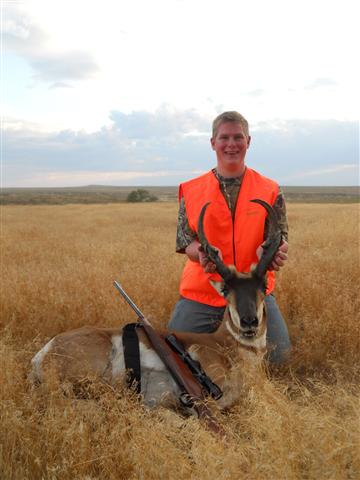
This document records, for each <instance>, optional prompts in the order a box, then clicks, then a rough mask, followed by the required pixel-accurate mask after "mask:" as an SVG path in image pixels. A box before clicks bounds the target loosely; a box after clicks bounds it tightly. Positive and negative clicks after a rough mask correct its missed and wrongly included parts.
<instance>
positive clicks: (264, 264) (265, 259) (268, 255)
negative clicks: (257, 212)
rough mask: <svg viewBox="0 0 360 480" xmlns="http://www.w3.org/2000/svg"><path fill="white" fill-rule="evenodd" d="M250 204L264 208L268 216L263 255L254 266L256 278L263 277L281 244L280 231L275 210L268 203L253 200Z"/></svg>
mask: <svg viewBox="0 0 360 480" xmlns="http://www.w3.org/2000/svg"><path fill="white" fill-rule="evenodd" d="M250 202H253V203H258V204H259V205H261V206H262V207H264V208H265V210H266V211H267V213H268V216H269V231H268V236H267V238H266V240H265V243H264V244H263V246H262V247H263V253H262V255H261V258H260V260H259V263H258V264H257V265H256V268H255V274H256V275H257V276H258V277H263V276H264V275H265V273H266V271H267V269H268V267H269V266H270V264H271V262H272V260H273V258H274V256H275V253H276V252H277V250H278V248H279V246H280V244H281V239H282V238H281V229H280V226H279V221H278V217H277V214H276V212H275V210H274V209H273V208H272V206H271V205H269V204H268V203H266V202H264V200H260V199H258V198H255V199H253V200H250Z"/></svg>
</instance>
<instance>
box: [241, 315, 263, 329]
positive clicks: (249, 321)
mask: <svg viewBox="0 0 360 480" xmlns="http://www.w3.org/2000/svg"><path fill="white" fill-rule="evenodd" d="M240 325H241V327H242V328H244V329H246V330H247V329H254V328H257V327H258V326H259V320H258V318H257V317H241V318H240Z"/></svg>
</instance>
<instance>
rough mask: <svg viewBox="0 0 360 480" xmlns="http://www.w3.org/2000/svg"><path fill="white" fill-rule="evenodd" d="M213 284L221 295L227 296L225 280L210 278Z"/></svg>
mask: <svg viewBox="0 0 360 480" xmlns="http://www.w3.org/2000/svg"><path fill="white" fill-rule="evenodd" d="M210 283H211V285H212V286H213V287H214V288H215V290H216V291H217V292H218V294H219V295H221V296H222V297H225V294H226V291H225V288H224V287H225V282H215V281H214V280H210Z"/></svg>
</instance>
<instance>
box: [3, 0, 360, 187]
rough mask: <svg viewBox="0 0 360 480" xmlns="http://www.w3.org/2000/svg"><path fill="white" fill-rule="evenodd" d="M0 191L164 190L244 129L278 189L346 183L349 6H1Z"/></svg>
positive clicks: (350, 113)
mask: <svg viewBox="0 0 360 480" xmlns="http://www.w3.org/2000/svg"><path fill="white" fill-rule="evenodd" d="M1 8H2V22H1V23H2V25H1V30H2V37H1V38H2V71H3V76H2V83H1V93H2V103H3V109H2V110H3V114H2V125H3V134H2V151H1V157H2V185H3V186H5V187H10V186H18V187H26V186H29V187H35V186H38V187H41V186H74V185H87V184H104V185H176V184H178V183H179V182H181V181H184V180H186V179H188V178H192V177H194V176H196V175H197V174H199V173H202V172H204V171H206V170H208V169H209V168H212V167H213V166H214V165H215V163H216V162H215V158H214V152H212V150H211V149H210V143H209V138H210V134H211V122H212V119H213V118H214V117H215V116H216V115H217V114H218V113H220V112H222V111H224V110H238V111H240V112H241V113H242V114H243V115H244V116H245V117H246V118H247V119H248V121H249V123H250V133H251V135H252V143H251V147H250V149H249V151H248V155H247V164H248V165H249V166H251V167H253V168H255V169H256V170H258V171H260V172H261V173H263V174H264V175H267V176H270V177H272V178H274V179H275V180H277V181H278V182H279V183H281V184H282V185H355V184H357V183H358V182H359V131H358V99H359V98H358V82H359V78H358V71H357V69H356V67H355V62H354V59H355V58H357V54H356V50H355V45H356V44H357V42H356V40H357V39H356V30H357V22H356V15H355V2H354V1H352V0H344V2H343V3H342V4H341V6H340V5H339V3H338V2H335V1H333V0H328V1H323V0H318V1H316V2H311V1H309V0H303V1H301V2H300V1H297V0H294V1H293V2H288V1H287V2H286V1H284V0H273V2H265V0H253V1H252V2H248V1H247V2H243V1H241V0H240V1H239V0H237V1H235V0H222V1H221V2H216V1H214V0H208V1H203V0H192V1H190V0H154V1H150V2H149V1H145V0H134V1H132V2H125V1H121V0H120V1H119V0H118V1H113V0H105V1H104V2H103V3H102V4H101V6H100V5H99V3H98V2H91V1H87V2H85V1H83V0H78V1H77V2H71V1H68V0H63V1H61V2H60V1H57V0H53V1H50V2H49V1H47V2H46V1H43V0H28V1H26V2H18V1H4V2H3V3H2V7H1Z"/></svg>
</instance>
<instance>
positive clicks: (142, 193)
mask: <svg viewBox="0 0 360 480" xmlns="http://www.w3.org/2000/svg"><path fill="white" fill-rule="evenodd" d="M157 200H159V199H158V197H157V196H156V195H151V194H150V192H149V191H148V190H144V189H142V188H138V189H137V190H133V191H132V192H130V193H129V195H128V196H127V201H128V202H131V203H139V202H156V201H157Z"/></svg>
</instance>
